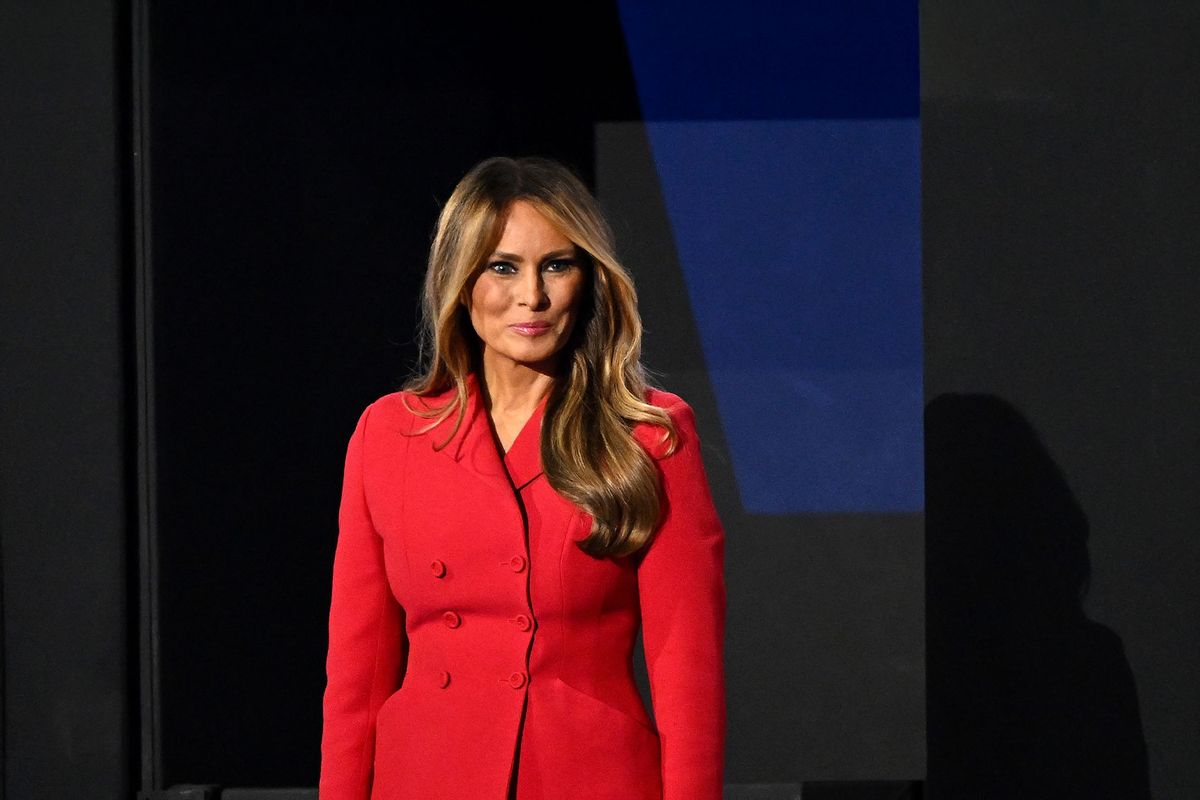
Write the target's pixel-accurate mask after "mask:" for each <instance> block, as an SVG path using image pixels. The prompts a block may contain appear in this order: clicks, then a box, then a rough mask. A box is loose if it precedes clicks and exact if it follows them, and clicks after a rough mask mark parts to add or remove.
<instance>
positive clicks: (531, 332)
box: [508, 322, 553, 336]
mask: <svg viewBox="0 0 1200 800" xmlns="http://www.w3.org/2000/svg"><path fill="white" fill-rule="evenodd" d="M508 327H510V328H512V329H513V330H514V331H516V332H517V333H519V334H521V335H522V336H540V335H541V334H543V333H545V332H546V331H548V330H550V329H551V327H553V326H552V325H551V324H550V323H549V322H518V323H517V324H516V325H509V326H508Z"/></svg>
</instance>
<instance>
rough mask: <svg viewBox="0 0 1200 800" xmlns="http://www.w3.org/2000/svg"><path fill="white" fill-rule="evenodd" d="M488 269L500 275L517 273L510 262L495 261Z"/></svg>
mask: <svg viewBox="0 0 1200 800" xmlns="http://www.w3.org/2000/svg"><path fill="white" fill-rule="evenodd" d="M487 268H488V269H489V270H491V271H492V272H495V273H497V274H498V275H511V274H512V273H513V272H515V267H513V265H512V264H511V263H509V262H508V261H493V262H492V263H490V264H488V265H487Z"/></svg>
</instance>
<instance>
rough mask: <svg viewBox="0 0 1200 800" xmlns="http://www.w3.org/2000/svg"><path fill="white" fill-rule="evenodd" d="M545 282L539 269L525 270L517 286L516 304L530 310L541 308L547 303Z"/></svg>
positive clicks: (547, 296) (548, 297)
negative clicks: (527, 307)
mask: <svg viewBox="0 0 1200 800" xmlns="http://www.w3.org/2000/svg"><path fill="white" fill-rule="evenodd" d="M549 299H550V296H549V295H548V294H546V280H545V277H544V276H543V275H542V271H541V270H540V269H527V270H524V272H523V273H522V275H521V280H520V281H519V282H518V284H517V302H518V303H519V304H520V305H523V306H529V307H530V308H532V309H538V308H541V307H542V306H544V305H545V304H546V302H547V301H549Z"/></svg>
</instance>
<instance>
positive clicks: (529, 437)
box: [469, 372, 550, 490]
mask: <svg viewBox="0 0 1200 800" xmlns="http://www.w3.org/2000/svg"><path fill="white" fill-rule="evenodd" d="M469 375H470V378H469V381H470V388H471V391H473V392H474V395H475V413H476V415H477V418H476V419H477V421H476V425H480V423H482V428H483V430H482V431H481V434H482V438H483V439H485V440H486V442H487V444H486V445H485V444H483V442H482V441H480V446H484V447H487V448H489V449H490V450H491V451H492V452H493V453H495V456H494V458H495V459H496V461H497V462H498V463H497V466H499V467H500V468H501V469H502V471H503V472H504V473H507V476H508V480H509V482H510V483H511V484H512V486H513V488H515V489H517V490H520V489H522V488H524V487H525V486H527V485H528V484H529V483H530V482H531V481H532V480H533V479H534V478H536V477H537V476H538V475H541V474H542V454H541V425H542V419H543V417H544V416H545V410H546V402H547V401H548V400H549V398H550V392H549V391H547V392H546V393H545V394H544V395H542V398H541V400H539V401H538V403H537V405H536V406H534V409H533V411H532V412H531V413H530V415H529V417H528V418H527V419H526V420H525V423H524V424H523V425H522V426H521V429H520V430H519V431H518V432H517V435H516V438H514V439H513V440H512V443H511V444H509V447H508V449H507V450H505V449H504V447H503V445H502V444H501V443H500V437H499V436H498V435H497V434H496V429H495V423H494V422H493V420H492V415H491V412H490V411H488V409H487V407H486V405H485V404H484V401H483V392H482V387H480V385H479V376H478V375H477V374H476V373H474V372H471V373H469ZM479 415H481V416H483V417H484V419H482V420H480V419H478V416H479Z"/></svg>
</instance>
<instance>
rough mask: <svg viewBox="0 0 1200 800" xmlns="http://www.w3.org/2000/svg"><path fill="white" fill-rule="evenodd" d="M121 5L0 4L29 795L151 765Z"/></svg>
mask: <svg viewBox="0 0 1200 800" xmlns="http://www.w3.org/2000/svg"><path fill="white" fill-rule="evenodd" d="M119 6H120V4H119V3H107V2H100V3H77V2H62V1H61V0H51V1H50V2H24V3H8V2H6V3H2V4H0V551H2V571H0V581H2V584H3V600H2V602H3V640H2V642H0V649H2V651H3V697H2V698H0V710H2V711H3V731H2V737H3V738H2V743H3V760H2V770H3V781H2V782H0V794H3V796H5V797H10V798H13V800H23V799H24V798H61V797H111V798H118V797H120V798H128V797H131V796H132V793H133V790H134V788H135V786H136V785H137V784H136V778H137V773H136V762H135V760H134V756H135V753H136V738H135V731H136V729H135V727H134V725H133V721H134V719H135V718H136V717H135V714H136V707H137V706H136V700H135V692H134V688H135V686H136V684H135V682H134V681H135V680H136V675H137V660H136V651H134V650H133V649H132V639H131V638H130V633H131V631H133V630H136V626H137V618H136V616H135V615H134V606H133V602H132V601H131V599H130V598H131V590H132V588H133V586H134V584H133V582H132V579H133V575H132V572H133V571H134V570H135V569H136V565H137V560H136V549H134V545H135V543H136V537H135V535H134V527H133V520H134V515H133V508H132V500H131V496H132V493H131V488H132V485H133V481H132V474H131V468H132V463H133V438H132V434H131V428H130V427H129V426H128V425H127V421H128V419H129V408H130V404H131V400H132V393H131V391H130V386H131V381H132V370H131V369H129V364H130V355H129V354H130V349H131V344H132V335H131V329H130V326H129V325H128V320H129V313H130V308H129V305H128V300H129V296H130V292H129V288H130V284H129V282H128V280H129V278H130V276H131V273H130V271H129V270H128V256H129V252H128V250H127V248H126V228H125V225H126V223H127V218H126V216H125V208H124V196H123V192H124V176H125V175H126V173H127V170H128V160H127V155H128V154H127V153H126V152H123V151H124V148H125V144H126V136H125V132H124V126H125V125H126V122H127V119H128V97H127V96H126V94H125V86H126V83H125V72H126V69H125V67H127V65H124V64H123V60H124V58H125V56H124V53H125V52H126V51H127V50H128V42H127V41H126V38H125V36H124V35H123V31H124V30H125V29H126V28H127V25H128V21H127V20H126V19H124V18H123V15H122V14H120V13H119V11H120V9H119Z"/></svg>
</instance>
